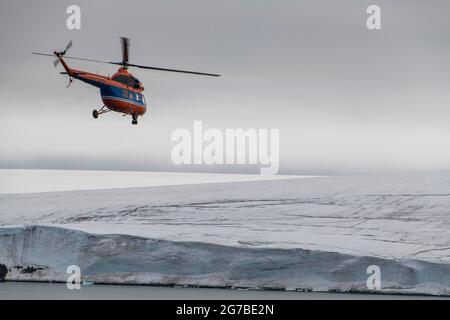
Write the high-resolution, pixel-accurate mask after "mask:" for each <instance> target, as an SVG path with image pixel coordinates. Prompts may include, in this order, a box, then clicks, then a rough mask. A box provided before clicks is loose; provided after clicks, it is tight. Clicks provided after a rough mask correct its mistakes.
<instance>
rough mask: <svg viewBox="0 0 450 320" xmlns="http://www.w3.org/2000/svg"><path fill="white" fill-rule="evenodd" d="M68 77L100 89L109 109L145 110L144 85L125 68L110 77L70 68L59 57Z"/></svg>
mask: <svg viewBox="0 0 450 320" xmlns="http://www.w3.org/2000/svg"><path fill="white" fill-rule="evenodd" d="M59 59H60V61H61V63H62V65H63V66H64V69H65V70H66V73H67V75H69V77H71V78H74V79H77V80H80V81H83V82H85V83H87V84H90V85H92V86H95V87H97V88H99V89H100V94H101V98H102V101H103V103H104V105H105V106H106V107H107V108H108V109H109V110H111V111H115V112H120V113H123V114H127V115H131V116H133V118H137V117H138V116H142V115H144V114H145V112H146V111H147V104H146V101H145V96H144V94H143V93H142V92H143V91H144V87H143V86H142V84H141V82H140V81H139V80H137V79H136V78H134V77H133V75H132V74H131V73H129V72H128V71H127V70H126V69H125V68H120V69H119V70H118V72H117V73H116V74H114V75H113V76H112V77H107V76H103V75H98V74H95V73H90V72H85V71H81V70H76V69H72V68H70V67H69V66H68V65H67V64H66V62H65V61H64V60H63V58H62V57H59Z"/></svg>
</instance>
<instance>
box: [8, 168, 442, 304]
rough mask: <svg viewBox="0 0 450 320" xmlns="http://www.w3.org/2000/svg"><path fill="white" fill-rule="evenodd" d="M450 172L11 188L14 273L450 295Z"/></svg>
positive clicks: (14, 276) (15, 276)
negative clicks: (373, 276) (72, 269)
mask: <svg viewBox="0 0 450 320" xmlns="http://www.w3.org/2000/svg"><path fill="white" fill-rule="evenodd" d="M449 226H450V174H449V173H423V174H418V173H408V174H406V173H405V174H401V175H400V174H396V175H366V176H327V177H308V178H291V179H279V180H258V181H242V182H226V183H202V184H190V185H166V186H152V187H139V188H123V189H119V188H116V189H107V190H77V191H61V192H40V193H16V194H6V193H3V194H0V264H4V265H5V266H7V268H8V274H7V275H6V279H7V280H32V281H65V279H67V276H68V275H67V274H66V269H67V267H68V266H69V265H72V264H75V265H78V266H80V268H81V270H82V276H83V279H85V280H89V281H93V282H96V283H124V284H151V285H185V286H204V287H234V288H260V289H280V290H301V291H331V292H374V291H373V290H369V289H368V288H367V286H366V281H367V278H368V277H369V274H367V273H366V270H367V267H368V266H370V265H377V266H379V267H380V270H381V286H382V288H381V290H378V291H376V292H379V293H404V294H433V295H450V228H449Z"/></svg>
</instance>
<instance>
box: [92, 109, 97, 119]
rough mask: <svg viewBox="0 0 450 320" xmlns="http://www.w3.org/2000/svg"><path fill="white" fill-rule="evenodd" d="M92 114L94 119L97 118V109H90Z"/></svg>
mask: <svg viewBox="0 0 450 320" xmlns="http://www.w3.org/2000/svg"><path fill="white" fill-rule="evenodd" d="M92 116H93V117H94V119H97V118H98V111H97V110H94V111H92Z"/></svg>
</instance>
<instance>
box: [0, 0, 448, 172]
mask: <svg viewBox="0 0 450 320" xmlns="http://www.w3.org/2000/svg"><path fill="white" fill-rule="evenodd" d="M70 4H77V5H79V6H80V7H81V10H82V29H81V30H79V31H77V30H76V31H70V30H67V29H66V26H65V22H66V19H67V16H68V15H67V14H66V12H65V11H66V8H67V6H68V5H70ZM370 4H377V5H379V6H380V7H381V10H382V16H381V19H382V30H375V31H369V30H368V29H367V28H366V18H367V14H366V8H367V6H368V5H370ZM449 12H450V2H449V1H444V0H442V1H439V0H436V1H433V2H432V3H430V2H429V1H425V0H422V1H416V0H410V1H399V0H395V1H394V0H390V1H364V0H354V1H345V0H344V1H335V0H327V1H321V0H319V1H318V0H311V1H302V0H296V1H293V0H292V1H289V0H285V1H263V0H261V1H256V0H253V1H251V0H248V1H244V0H241V1H236V0H227V1H211V0H195V1H186V0H164V1H162V0H161V1H116V0H108V1H100V0H96V1H82V0H72V1H46V0H41V1H23V0H14V1H13V0H2V1H1V2H0V40H1V59H0V69H1V73H0V101H1V103H0V111H1V113H0V150H1V152H0V168H65V169H117V170H177V171H180V170H182V171H221V172H224V171H225V172H258V171H257V170H256V168H255V167H254V166H248V167H247V166H240V167H230V166H220V167H201V166H189V167H178V166H175V165H173V164H172V163H171V160H170V151H171V148H172V146H173V145H174V143H172V142H171V141H170V135H171V132H172V131H173V130H174V129H177V128H180V127H183V128H188V129H192V127H193V121H194V120H202V121H203V124H204V127H205V128H219V129H225V128H239V127H240V128H244V129H245V128H257V129H258V128H279V129H280V140H281V141H280V142H281V143H280V157H281V158H280V166H281V170H280V173H342V172H361V171H377V170H448V169H450V105H449V102H450V90H449V88H450V19H449V18H448V13H449ZM119 36H127V37H129V38H130V39H131V52H130V55H131V60H132V61H133V62H134V63H138V64H147V65H154V66H161V67H172V68H184V69H188V70H190V69H192V70H199V71H204V72H212V73H220V74H222V75H223V76H222V77H221V78H209V77H196V76H187V75H181V74H170V73H162V72H151V71H145V70H139V69H138V70H131V72H132V73H133V74H134V75H135V76H136V77H138V78H139V79H140V80H141V81H142V82H143V83H144V85H145V87H146V90H145V92H144V93H145V95H146V98H147V102H148V104H149V105H150V108H149V110H148V112H147V114H146V115H145V116H144V118H141V119H140V123H139V125H138V126H137V127H136V126H132V125H131V124H130V119H128V118H126V119H125V118H123V117H122V116H121V115H120V114H113V113H111V114H107V115H105V117H103V118H101V119H98V120H94V119H92V116H91V111H92V109H94V108H98V107H100V106H101V100H100V96H99V94H98V91H97V90H96V89H95V88H93V87H90V86H88V85H86V84H84V83H81V82H74V83H73V84H72V86H71V87H70V88H69V89H66V88H65V86H66V84H67V79H66V78H65V77H64V76H62V75H59V74H58V71H59V70H55V69H54V68H53V66H52V59H51V58H43V57H37V56H33V55H31V52H32V51H41V52H51V51H52V50H54V49H63V48H64V46H65V45H66V43H67V42H68V41H69V40H72V41H73V43H74V47H73V48H72V49H71V52H70V54H71V55H74V56H80V57H89V58H94V59H105V60H108V61H110V60H113V61H114V60H120V46H119V39H118V38H119ZM70 64H71V65H72V66H73V67H75V68H78V69H83V70H88V71H93V72H95V71H98V72H99V73H104V74H112V73H114V72H115V70H116V68H115V67H114V66H109V65H98V64H92V63H87V62H79V61H71V62H70Z"/></svg>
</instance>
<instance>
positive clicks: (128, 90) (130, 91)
mask: <svg viewBox="0 0 450 320" xmlns="http://www.w3.org/2000/svg"><path fill="white" fill-rule="evenodd" d="M120 40H121V45H122V61H121V62H108V61H102V60H94V59H85V58H77V57H71V56H66V53H67V51H68V50H69V49H70V48H71V47H72V45H73V44H72V41H69V43H68V44H67V46H66V48H65V49H64V50H63V51H54V52H53V54H47V53H40V52H32V54H34V55H40V56H49V57H56V59H55V61H54V63H53V65H54V66H55V68H56V67H57V66H58V64H59V63H61V64H62V66H63V67H64V70H65V71H64V72H61V74H63V75H67V76H69V84H68V85H67V87H69V86H70V84H71V83H72V82H73V79H77V80H81V81H83V82H85V83H87V84H89V85H92V86H94V87H97V88H99V89H100V95H101V98H102V102H103V106H102V107H101V108H100V109H99V110H93V111H92V116H93V117H94V119H97V118H98V117H99V115H101V114H104V113H107V112H110V111H114V112H119V113H122V114H123V115H131V117H132V121H131V124H133V125H137V124H138V117H139V116H143V115H144V114H145V112H146V111H147V102H146V100H145V96H144V94H143V91H144V86H143V85H142V82H141V81H139V80H138V79H137V78H136V77H134V76H133V75H132V74H131V73H130V72H129V71H128V68H129V67H135V68H140V69H147V70H157V71H167V72H178V73H187V74H194V75H203V76H211V77H219V76H220V75H218V74H212V73H204V72H196V71H186V70H175V69H166V68H157V67H149V66H143V65H138V64H133V63H130V62H129V47H130V40H129V39H128V38H125V37H121V38H120ZM65 59H73V60H81V61H89V62H97V63H107V64H112V65H119V66H120V68H119V70H117V72H116V73H115V74H114V75H113V76H112V77H109V76H104V75H99V74H94V73H90V72H86V71H82V70H77V69H72V68H70V67H69V66H68V65H67V63H66V61H65Z"/></svg>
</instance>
